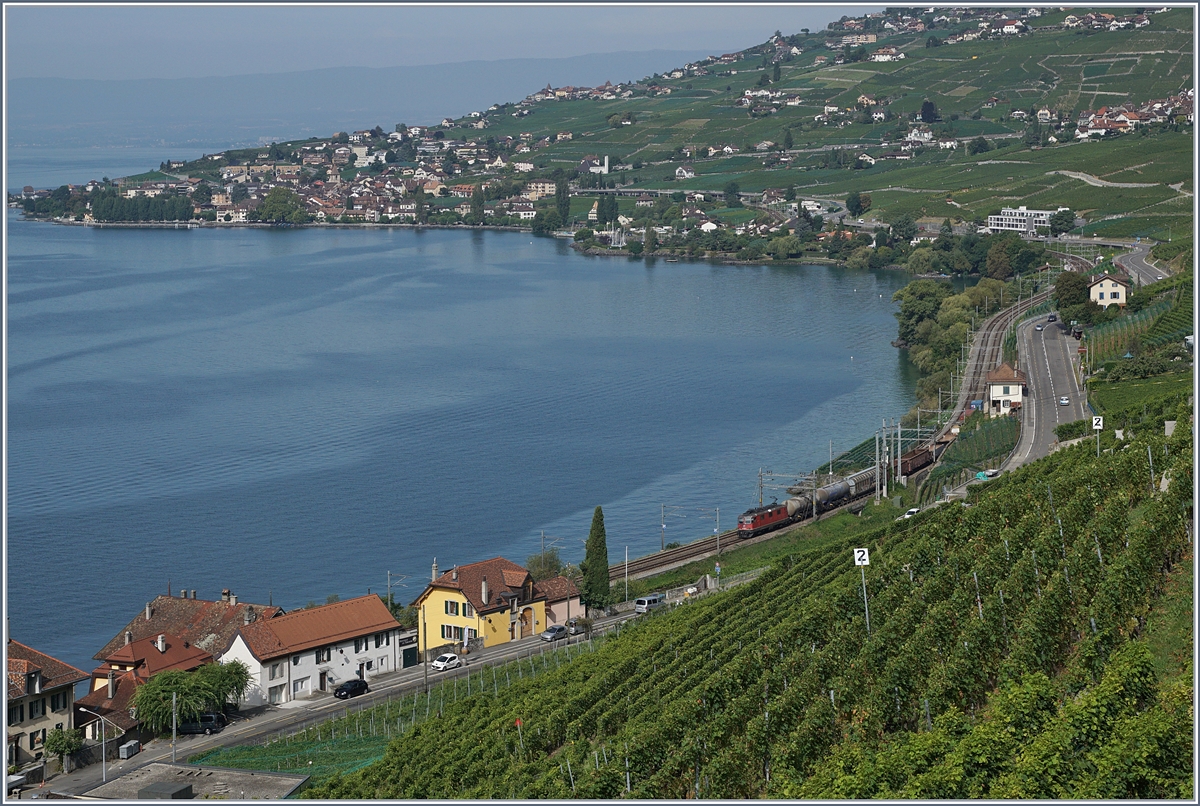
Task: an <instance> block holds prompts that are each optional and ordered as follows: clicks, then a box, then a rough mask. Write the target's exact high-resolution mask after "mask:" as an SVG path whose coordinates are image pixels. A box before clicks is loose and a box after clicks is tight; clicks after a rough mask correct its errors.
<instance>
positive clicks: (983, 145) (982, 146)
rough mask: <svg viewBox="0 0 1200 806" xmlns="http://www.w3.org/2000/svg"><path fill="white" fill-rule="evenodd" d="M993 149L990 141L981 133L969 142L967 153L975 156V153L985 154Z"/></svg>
mask: <svg viewBox="0 0 1200 806" xmlns="http://www.w3.org/2000/svg"><path fill="white" fill-rule="evenodd" d="M991 150H992V144H991V143H989V142H988V141H987V140H986V139H985V138H984V136H983V135H982V134H981V135H979V136H978V137H976V138H975V139H974V140H972V141H971V142H970V143H968V144H967V153H968V154H971V155H972V156H974V155H975V154H984V153H986V152H988V151H991Z"/></svg>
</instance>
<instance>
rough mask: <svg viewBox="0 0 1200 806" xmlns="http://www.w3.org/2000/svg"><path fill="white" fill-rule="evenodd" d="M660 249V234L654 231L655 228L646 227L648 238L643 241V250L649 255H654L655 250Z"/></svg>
mask: <svg viewBox="0 0 1200 806" xmlns="http://www.w3.org/2000/svg"><path fill="white" fill-rule="evenodd" d="M657 248H658V233H656V232H655V231H654V227H652V226H650V225H649V224H647V225H646V237H645V238H643V239H642V249H643V251H645V253H646V254H647V255H652V254H654V250H655V249H657Z"/></svg>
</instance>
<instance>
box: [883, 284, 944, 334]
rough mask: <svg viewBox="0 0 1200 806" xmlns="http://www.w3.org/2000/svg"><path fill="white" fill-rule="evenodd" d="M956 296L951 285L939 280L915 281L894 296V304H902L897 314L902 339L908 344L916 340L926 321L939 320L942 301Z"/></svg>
mask: <svg viewBox="0 0 1200 806" xmlns="http://www.w3.org/2000/svg"><path fill="white" fill-rule="evenodd" d="M953 294H954V289H953V288H951V287H950V284H949V283H942V282H938V281H937V280H914V281H913V282H911V283H909V284H908V285H906V286H904V288H901V289H900V290H899V291H897V292H896V293H895V294H893V295H892V301H893V302H899V303H900V310H899V311H897V312H896V319H897V320H898V321H899V331H900V338H901V339H902V340H903V341H906V342H913V341H915V340H916V333H917V326H918V325H920V324H921V323H922V322H923V321H925V320H926V319H933V320H934V321H936V320H937V315H938V311H939V310H940V309H941V307H942V300H944V299H946V298H947V297H949V296H951V295H953Z"/></svg>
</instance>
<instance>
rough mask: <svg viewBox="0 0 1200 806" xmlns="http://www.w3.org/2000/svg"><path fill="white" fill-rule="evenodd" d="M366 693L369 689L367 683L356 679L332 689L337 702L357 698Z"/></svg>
mask: <svg viewBox="0 0 1200 806" xmlns="http://www.w3.org/2000/svg"><path fill="white" fill-rule="evenodd" d="M368 691H370V689H369V688H367V681H366V680H360V679H358V678H357V677H356V678H354V679H353V680H347V681H346V682H345V683H342V684H341V685H340V686H338V687H337V688H336V689H334V691H333V696H335V697H337V698H338V699H339V700H348V699H350V698H351V697H357V696H358V695H359V694H366V693H367V692H368Z"/></svg>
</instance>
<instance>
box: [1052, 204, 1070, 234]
mask: <svg viewBox="0 0 1200 806" xmlns="http://www.w3.org/2000/svg"><path fill="white" fill-rule="evenodd" d="M1074 228H1075V213H1073V212H1071V211H1070V210H1059V211H1058V212H1057V213H1055V214H1054V215H1052V216H1050V234H1051V235H1062V234H1063V233H1064V232H1070V231H1071V230H1072V229H1074Z"/></svg>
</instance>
